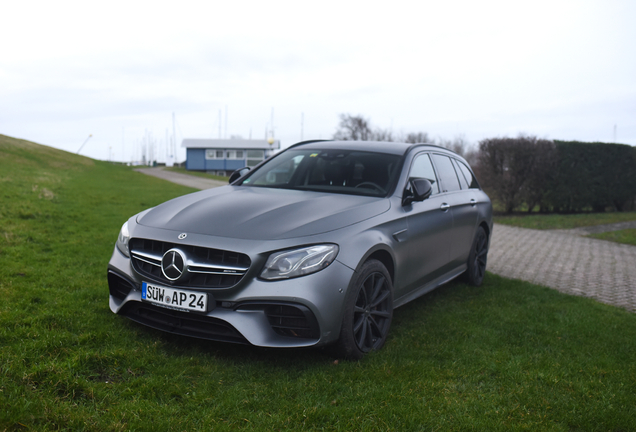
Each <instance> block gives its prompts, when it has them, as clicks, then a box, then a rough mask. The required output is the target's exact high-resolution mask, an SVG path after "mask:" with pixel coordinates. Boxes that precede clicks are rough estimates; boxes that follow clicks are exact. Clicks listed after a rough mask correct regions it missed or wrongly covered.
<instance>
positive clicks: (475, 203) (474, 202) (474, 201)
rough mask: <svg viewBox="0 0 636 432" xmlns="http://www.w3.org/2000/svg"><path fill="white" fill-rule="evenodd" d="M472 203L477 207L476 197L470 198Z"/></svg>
mask: <svg viewBox="0 0 636 432" xmlns="http://www.w3.org/2000/svg"><path fill="white" fill-rule="evenodd" d="M470 205H471V206H472V207H475V206H476V205H477V201H476V200H475V198H473V199H471V200H470Z"/></svg>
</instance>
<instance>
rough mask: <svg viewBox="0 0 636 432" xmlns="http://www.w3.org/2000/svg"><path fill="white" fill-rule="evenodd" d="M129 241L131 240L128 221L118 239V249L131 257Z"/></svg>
mask: <svg viewBox="0 0 636 432" xmlns="http://www.w3.org/2000/svg"><path fill="white" fill-rule="evenodd" d="M128 240H130V232H129V231H128V221H126V222H124V225H122V227H121V231H119V237H117V249H119V251H120V252H121V253H123V254H124V255H126V256H129V253H128Z"/></svg>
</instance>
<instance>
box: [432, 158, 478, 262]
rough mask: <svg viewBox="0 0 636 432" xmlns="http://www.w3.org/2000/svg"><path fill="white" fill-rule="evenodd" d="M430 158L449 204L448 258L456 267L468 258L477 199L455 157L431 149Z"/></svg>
mask: <svg viewBox="0 0 636 432" xmlns="http://www.w3.org/2000/svg"><path fill="white" fill-rule="evenodd" d="M432 158H433V162H434V164H435V169H436V171H437V174H438V175H439V177H440V181H441V187H442V195H444V198H445V201H446V203H447V204H448V205H449V206H450V213H451V215H452V219H453V230H452V235H450V236H449V240H450V243H451V244H450V255H449V261H450V263H451V264H452V266H453V267H457V266H459V265H461V264H463V263H465V262H467V260H468V254H469V252H470V247H471V245H472V243H473V237H474V235H475V227H476V225H477V216H478V214H477V207H476V204H477V201H476V197H475V196H474V195H475V194H474V189H473V190H472V191H471V189H470V188H469V185H468V182H467V180H466V179H465V177H464V175H463V173H462V172H461V170H460V169H459V166H458V165H457V164H458V163H459V162H458V161H456V160H455V159H454V158H450V157H448V156H446V155H442V154H438V153H434V154H433V155H432Z"/></svg>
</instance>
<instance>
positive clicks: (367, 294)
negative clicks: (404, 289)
mask: <svg viewBox="0 0 636 432" xmlns="http://www.w3.org/2000/svg"><path fill="white" fill-rule="evenodd" d="M352 282H353V283H352V284H351V286H350V287H349V291H348V292H347V296H346V300H345V310H344V316H343V319H342V329H341V330H340V339H339V340H338V342H337V345H336V351H337V354H338V355H340V356H342V357H345V358H348V359H352V360H358V359H361V358H362V357H364V355H365V354H366V353H368V352H370V351H374V350H379V349H380V348H382V346H383V345H384V342H385V341H386V337H387V335H388V333H389V327H390V326H391V319H392V318H393V284H392V282H391V277H390V276H389V272H388V271H387V269H386V267H384V265H383V264H382V263H381V262H379V261H376V260H369V261H367V262H366V263H364V265H363V266H362V268H361V269H360V271H359V272H358V273H357V274H356V275H354V280H353V281H352Z"/></svg>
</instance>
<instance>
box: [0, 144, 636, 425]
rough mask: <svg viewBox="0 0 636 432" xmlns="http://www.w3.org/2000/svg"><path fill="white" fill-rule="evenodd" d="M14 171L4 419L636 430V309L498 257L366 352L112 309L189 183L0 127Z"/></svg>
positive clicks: (4, 321) (7, 176)
mask: <svg viewBox="0 0 636 432" xmlns="http://www.w3.org/2000/svg"><path fill="white" fill-rule="evenodd" d="M0 185H1V188H0V199H1V200H2V201H1V202H2V206H0V296H1V298H2V300H3V301H2V302H0V431H3V430H11V431H13V430H29V431H30V430H35V431H39V430H86V431H104V430H109V431H110V430H112V431H119V430H122V431H123V430H140V431H146V430H148V431H163V430H179V431H181V430H184V431H185V430H187V431H191V430H212V429H214V430H233V429H255V430H281V429H289V430H300V429H306V430H334V431H337V430H343V431H344V430H347V431H348V430H365V431H366V430H368V431H374V430H382V431H386V430H395V431H404V430H441V431H446V430H494V431H509V430H554V431H572V430H577V431H579V430H580V431H585V430H603V431H606V430H613V431H618V430H625V431H627V430H636V362H634V359H635V358H636V342H635V341H636V314H632V313H629V312H627V311H625V310H622V309H619V308H615V307H612V306H608V305H604V304H601V303H597V302H594V301H592V300H589V299H585V298H581V297H573V296H567V295H564V294H561V293H559V292H557V291H554V290H551V289H548V288H544V287H539V286H535V285H532V284H528V283H524V282H519V281H511V280H507V279H504V278H501V277H498V276H495V275H492V274H487V276H486V279H485V282H484V284H483V286H481V287H479V288H473V287H469V286H467V285H464V284H461V283H450V284H448V285H446V286H444V287H441V288H440V289H438V290H436V291H434V292H432V293H430V294H428V295H426V296H424V297H422V298H420V299H418V300H416V301H414V302H412V303H410V304H408V305H406V306H404V307H402V308H400V309H398V310H397V311H396V312H395V315H394V323H393V326H392V329H391V333H390V335H389V338H388V341H387V343H386V346H385V347H384V348H383V349H382V350H381V351H379V352H377V353H372V354H371V355H369V356H368V357H367V358H365V359H364V360H362V361H360V362H345V361H337V360H336V359H334V358H333V357H332V356H331V355H330V354H329V353H328V351H323V350H312V349H308V350H265V349H256V348H253V347H248V346H241V345H231V344H225V343H215V342H209V341H201V340H196V339H189V338H185V337H179V336H173V335H170V334H166V333H162V332H159V331H155V330H152V329H148V328H145V327H142V326H140V325H137V324H135V323H133V322H131V321H129V320H127V319H125V318H122V317H119V316H116V315H114V314H112V313H111V312H110V309H109V308H108V287H107V283H106V265H107V262H108V260H109V258H110V255H111V253H112V251H113V248H114V243H115V239H116V236H117V233H118V231H119V228H120V226H121V224H122V223H123V222H124V221H125V220H126V219H127V218H128V217H129V216H130V215H132V214H134V213H137V212H139V211H141V210H143V209H145V208H147V207H150V206H153V205H156V204H158V203H160V202H162V201H165V200H167V199H170V198H172V197H176V196H178V195H181V194H184V193H187V192H190V191H191V189H188V188H186V187H183V186H178V185H173V184H170V183H167V182H164V181H162V180H160V179H156V178H154V177H150V176H144V175H143V174H140V173H137V172H134V171H132V170H131V169H129V168H126V167H122V166H116V165H111V164H108V163H105V162H99V161H93V160H90V159H87V158H84V157H81V156H77V155H74V154H70V153H65V152H61V151H58V150H53V149H50V148H48V147H42V146H38V145H35V144H32V143H28V142H25V141H19V140H15V139H12V138H9V137H5V136H2V135H0ZM159 186H160V187H159Z"/></svg>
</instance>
